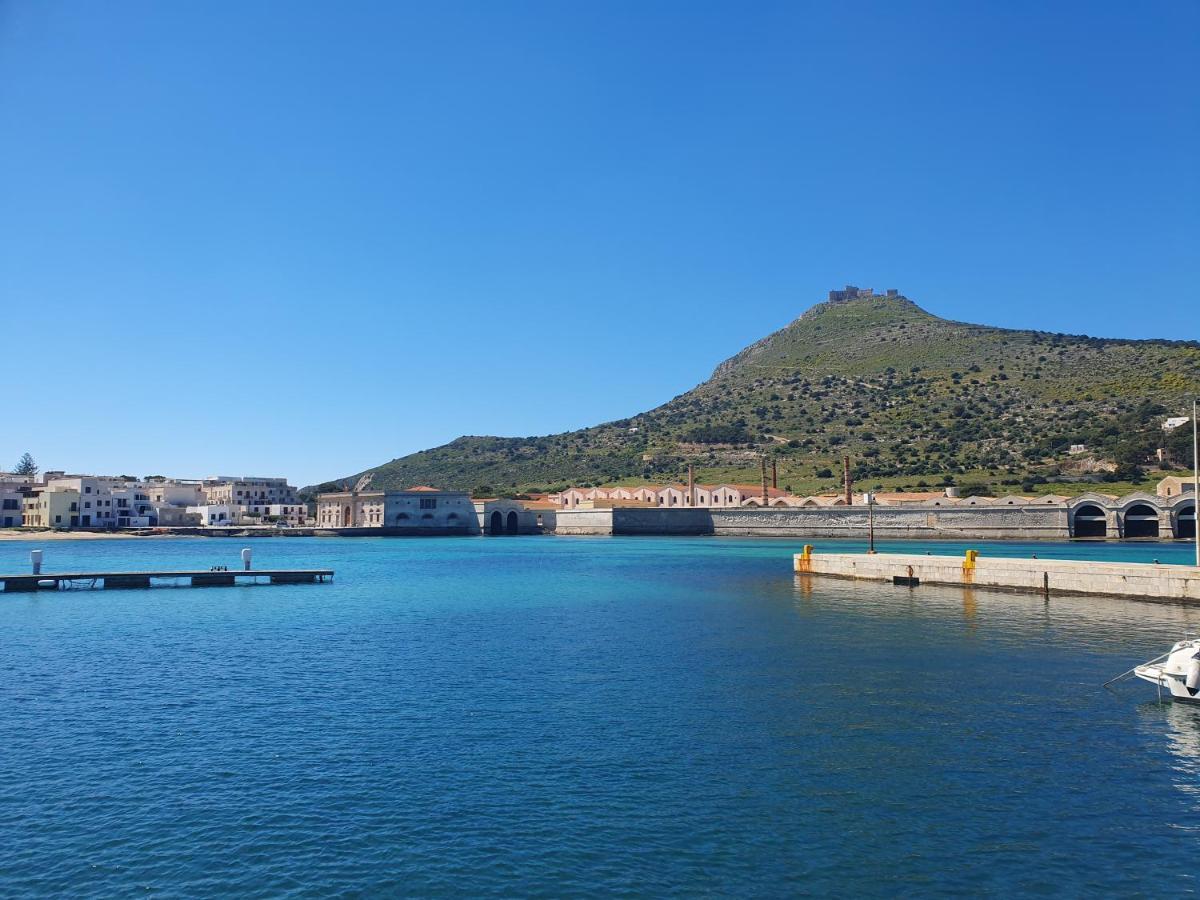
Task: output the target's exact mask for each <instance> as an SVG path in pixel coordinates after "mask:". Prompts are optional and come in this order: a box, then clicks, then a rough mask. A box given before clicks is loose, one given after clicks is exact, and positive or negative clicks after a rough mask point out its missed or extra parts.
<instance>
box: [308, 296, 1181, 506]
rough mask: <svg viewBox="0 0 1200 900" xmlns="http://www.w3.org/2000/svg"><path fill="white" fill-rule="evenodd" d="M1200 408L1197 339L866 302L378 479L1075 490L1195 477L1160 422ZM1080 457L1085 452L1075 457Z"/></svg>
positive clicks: (815, 312) (813, 313) (493, 484)
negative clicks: (546, 425) (698, 378)
mask: <svg viewBox="0 0 1200 900" xmlns="http://www.w3.org/2000/svg"><path fill="white" fill-rule="evenodd" d="M851 293H852V292H851ZM1197 394H1200V344H1198V343H1197V342H1195V341H1186V342H1185V341H1160V340H1148V341H1147V340H1120V339H1111V338H1093V337H1087V336H1080V335H1065V334H1050V333H1046V332H1038V331H1017V330H1009V329H1003V328H993V327H989V326H984V325H971V324H966V323H962V322H952V321H948V320H946V319H941V318H938V317H937V316H934V315H931V314H930V313H928V312H926V311H925V310H923V309H921V308H920V307H919V306H917V305H916V304H915V303H913V302H912V301H910V300H908V299H907V298H905V297H902V296H887V297H885V296H880V295H874V294H871V295H866V296H850V297H849V298H848V299H836V300H830V301H828V302H825V303H820V304H818V305H816V306H814V307H812V308H811V309H809V310H808V311H807V312H805V313H804V314H803V315H802V316H800V318H798V319H796V320H795V321H794V322H792V323H791V324H790V325H788V326H787V327H786V328H783V329H781V330H779V331H777V332H775V333H774V334H772V335H770V336H768V337H766V338H764V339H762V340H761V341H758V342H757V343H755V344H752V345H751V346H749V347H747V348H746V349H744V350H742V351H741V352H740V353H738V354H736V355H735V356H733V357H731V358H730V359H728V360H726V361H725V362H723V363H721V364H720V365H719V366H717V368H716V370H715V371H714V372H713V375H712V377H711V378H710V379H709V380H708V381H705V382H704V383H703V384H700V385H698V386H696V387H695V388H693V389H692V390H690V391H688V392H687V393H685V394H681V395H680V396H678V397H676V398H675V399H673V400H671V401H669V402H668V403H665V404H663V405H662V406H660V407H658V408H656V409H652V410H650V411H649V412H645V413H641V414H640V415H636V416H632V417H631V418H629V419H622V420H620V421H616V422H608V423H605V424H603V425H597V426H595V427H592V428H585V429H581V430H579V431H571V432H566V433H563V434H556V435H548V436H544V437H528V438H505V437H461V438H458V439H457V440H454V441H452V442H450V443H449V444H446V445H444V446H441V447H435V448H433V449H431V450H424V451H421V452H420V453H414V454H412V455H410V456H405V457H402V458H400V459H394V460H392V461H391V462H388V463H384V464H383V465H381V466H378V467H377V468H375V469H372V470H370V471H371V472H372V473H373V476H374V477H373V481H372V486H373V487H377V488H380V487H382V488H398V487H405V486H409V485H412V484H417V483H420V484H430V485H434V486H436V487H442V488H457V489H470V490H475V491H476V492H477V493H491V494H513V493H517V492H520V491H526V490H539V489H540V490H546V489H555V488H560V487H563V486H565V485H567V484H576V485H590V484H597V485H599V484H610V483H616V482H634V481H643V480H648V481H657V482H662V481H669V480H678V479H680V478H682V477H684V475H685V473H686V471H687V466H688V464H689V463H691V464H694V465H695V466H696V469H697V476H698V477H699V478H700V479H701V480H704V481H716V480H735V479H736V480H741V481H751V482H753V481H756V480H757V478H758V473H759V459H760V458H761V456H762V455H764V454H766V455H768V457H769V458H771V459H772V460H773V461H774V462H775V464H776V465H777V467H778V471H779V486H780V487H790V488H791V489H792V490H794V491H797V492H805V493H807V492H813V491H818V490H822V489H829V488H831V487H834V486H836V484H837V483H838V476H839V475H840V467H841V458H842V456H843V455H849V456H850V457H851V459H852V460H853V467H854V474H855V479H856V481H858V482H859V483H865V484H871V485H880V486H887V487H900V486H908V487H919V486H923V485H927V484H928V485H933V484H945V483H958V484H960V485H962V486H966V487H968V488H974V489H977V490H979V491H983V490H989V491H1016V490H1021V489H1024V490H1026V491H1028V490H1031V489H1039V488H1036V486H1037V485H1042V484H1046V483H1053V484H1054V485H1055V488H1054V489H1055V490H1058V491H1060V492H1063V493H1071V492H1076V491H1078V490H1082V489H1084V488H1087V487H1091V486H1094V484H1093V483H1094V482H1097V481H1099V482H1108V483H1110V484H1115V485H1119V486H1122V487H1124V486H1128V485H1136V484H1143V483H1145V482H1146V481H1147V479H1151V478H1153V477H1154V475H1155V473H1154V472H1151V471H1149V470H1150V469H1151V467H1153V466H1157V465H1158V463H1157V461H1156V451H1157V449H1158V448H1160V447H1165V449H1166V450H1167V452H1168V454H1169V455H1168V460H1167V463H1174V464H1175V465H1176V467H1178V466H1181V465H1188V464H1190V460H1191V448H1190V429H1179V430H1178V431H1177V432H1176V433H1170V434H1164V432H1163V430H1162V427H1161V425H1162V420H1163V418H1164V417H1165V416H1167V415H1179V414H1183V413H1184V410H1185V407H1186V406H1188V405H1190V402H1191V398H1192V397H1193V396H1196V395H1197ZM1184 432H1188V434H1185V433H1184ZM1076 444H1083V445H1085V446H1086V448H1087V449H1086V451H1084V452H1083V453H1079V452H1076V453H1074V454H1072V453H1069V452H1068V451H1069V448H1070V447H1071V445H1076ZM358 474H360V475H361V474H363V473H358ZM356 477H357V476H349V479H350V480H353V479H354V478H356ZM341 483H342V480H341V479H339V481H338V482H327V483H326V484H325V485H321V486H318V488H320V489H327V488H329V487H331V486H335V485H339V484H341ZM1039 490H1040V489H1039Z"/></svg>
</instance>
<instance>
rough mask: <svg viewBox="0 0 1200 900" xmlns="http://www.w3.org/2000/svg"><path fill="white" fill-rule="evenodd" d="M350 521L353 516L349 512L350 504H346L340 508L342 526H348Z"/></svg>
mask: <svg viewBox="0 0 1200 900" xmlns="http://www.w3.org/2000/svg"><path fill="white" fill-rule="evenodd" d="M352 521H353V517H352V516H351V513H350V504H346V506H345V507H344V508H343V509H342V527H343V528H349V527H350V523H351V522H352Z"/></svg>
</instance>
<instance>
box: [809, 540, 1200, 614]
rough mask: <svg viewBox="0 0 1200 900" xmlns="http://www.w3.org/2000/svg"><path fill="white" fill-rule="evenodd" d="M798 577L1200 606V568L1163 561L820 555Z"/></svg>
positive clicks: (973, 553)
mask: <svg viewBox="0 0 1200 900" xmlns="http://www.w3.org/2000/svg"><path fill="white" fill-rule="evenodd" d="M794 568H795V571H796V574H798V575H826V576H832V577H835V578H857V579H862V580H866V581H884V582H891V583H892V584H902V585H908V586H910V587H917V586H919V585H922V584H944V585H957V586H959V587H980V588H999V589H1001V590H1013V591H1022V592H1026V593H1036V594H1043V595H1044V596H1047V597H1048V596H1050V594H1051V593H1055V594H1106V595H1109V596H1116V597H1147V598H1155V599H1165V600H1181V601H1187V602H1192V603H1200V568H1198V567H1196V566H1179V565H1162V564H1159V563H1126V562H1083V561H1078V560H1067V559H1013V558H1007V557H1004V558H1002V557H983V556H980V555H979V552H978V551H976V550H968V551H967V554H966V556H933V555H925V556H922V555H917V554H910V553H817V552H814V550H813V548H812V545H811V544H810V545H806V546H805V548H804V552H803V553H798V554H796V556H795V565H794Z"/></svg>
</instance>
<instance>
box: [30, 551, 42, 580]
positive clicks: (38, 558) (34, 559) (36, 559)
mask: <svg viewBox="0 0 1200 900" xmlns="http://www.w3.org/2000/svg"><path fill="white" fill-rule="evenodd" d="M29 562H30V564H31V565H32V566H33V574H34V575H41V574H42V551H41V550H30V551H29Z"/></svg>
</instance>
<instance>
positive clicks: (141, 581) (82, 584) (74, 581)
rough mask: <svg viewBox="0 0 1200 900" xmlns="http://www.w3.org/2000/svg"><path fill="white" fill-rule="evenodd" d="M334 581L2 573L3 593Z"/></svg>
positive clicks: (217, 574)
mask: <svg viewBox="0 0 1200 900" xmlns="http://www.w3.org/2000/svg"><path fill="white" fill-rule="evenodd" d="M332 580H333V569H254V570H251V569H232V570H231V569H209V570H206V571H189V570H183V571H169V570H156V571H150V572H58V573H38V574H36V575H0V585H2V586H3V589H4V593H13V592H30V591H57V590H72V589H81V588H104V589H110V590H111V589H115V588H148V587H151V586H152V585H153V584H154V583H155V582H156V581H157V582H160V583H162V582H168V583H170V584H173V585H179V584H180V583H181V582H183V583H184V585H183V586H186V587H232V586H233V585H236V584H317V583H323V582H325V581H332Z"/></svg>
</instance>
